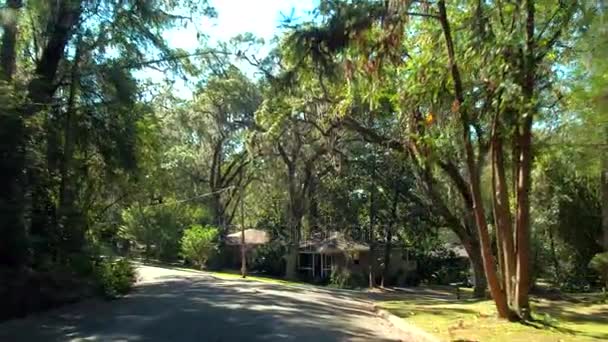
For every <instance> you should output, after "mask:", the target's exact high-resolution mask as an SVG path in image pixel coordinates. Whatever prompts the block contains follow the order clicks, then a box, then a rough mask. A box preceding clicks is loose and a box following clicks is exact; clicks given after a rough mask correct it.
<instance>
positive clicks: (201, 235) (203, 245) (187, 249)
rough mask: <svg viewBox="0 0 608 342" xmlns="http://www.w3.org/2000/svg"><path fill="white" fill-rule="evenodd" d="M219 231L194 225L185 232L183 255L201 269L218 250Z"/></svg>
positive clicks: (182, 243) (182, 241)
mask: <svg viewBox="0 0 608 342" xmlns="http://www.w3.org/2000/svg"><path fill="white" fill-rule="evenodd" d="M217 237H218V229H217V228H215V227H210V226H205V227H204V226H201V225H194V226H191V227H190V228H188V229H186V230H185V231H184V236H183V237H182V239H181V254H182V256H183V257H184V258H185V259H186V260H188V261H190V262H192V263H193V264H194V265H196V266H198V267H200V268H201V269H202V268H204V267H205V265H206V263H207V260H209V257H210V256H211V254H212V253H213V252H214V251H215V249H216V248H217Z"/></svg>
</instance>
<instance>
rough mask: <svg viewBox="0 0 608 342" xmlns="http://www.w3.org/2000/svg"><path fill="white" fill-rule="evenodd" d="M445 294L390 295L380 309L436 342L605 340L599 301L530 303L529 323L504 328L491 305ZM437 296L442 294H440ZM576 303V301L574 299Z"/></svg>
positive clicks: (607, 333) (605, 307)
mask: <svg viewBox="0 0 608 342" xmlns="http://www.w3.org/2000/svg"><path fill="white" fill-rule="evenodd" d="M450 291H451V290H447V289H441V290H439V291H434V292H432V293H429V292H428V291H424V290H423V291H421V293H420V294H418V293H413V294H407V295H400V296H399V297H400V298H396V297H395V295H393V296H392V298H390V300H385V301H381V302H380V303H379V304H380V306H381V307H383V308H385V309H387V310H388V311H390V312H392V313H393V314H395V315H397V316H399V317H402V318H404V319H405V320H406V321H408V322H409V323H411V324H414V325H416V326H418V327H420V328H421V329H424V330H426V331H427V332H429V333H431V334H433V335H435V336H437V337H439V338H440V339H441V340H442V341H484V342H486V341H487V342H494V341H496V342H498V341H514V342H517V341H521V342H550V341H551V342H557V341H563V342H569V341H572V342H574V341H575V342H599V341H605V340H608V304H602V303H601V302H599V301H598V298H599V297H595V296H586V298H573V299H574V300H572V301H565V300H559V301H549V300H546V299H538V298H533V299H532V309H533V315H534V318H535V322H532V323H529V324H525V325H524V324H521V323H510V322H506V321H503V320H499V319H497V318H496V308H495V306H494V303H493V302H491V301H487V300H484V301H477V300H473V299H465V300H456V299H455V295H454V294H453V293H450ZM441 292H444V293H443V294H442V293H441ZM579 297H580V296H579Z"/></svg>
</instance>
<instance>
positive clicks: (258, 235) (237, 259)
mask: <svg viewBox="0 0 608 342" xmlns="http://www.w3.org/2000/svg"><path fill="white" fill-rule="evenodd" d="M242 238H243V237H242V232H241V231H240V230H239V231H237V232H235V233H232V234H228V235H227V236H226V240H225V256H226V260H225V261H226V262H227V263H228V266H230V267H235V268H239V267H241V242H242ZM269 241H270V236H269V235H268V232H266V231H264V230H260V229H245V252H246V253H247V257H248V258H249V256H250V255H249V254H251V253H250V252H251V251H252V250H253V249H254V248H256V247H258V246H261V245H264V244H266V243H268V242H269ZM248 261H249V260H248Z"/></svg>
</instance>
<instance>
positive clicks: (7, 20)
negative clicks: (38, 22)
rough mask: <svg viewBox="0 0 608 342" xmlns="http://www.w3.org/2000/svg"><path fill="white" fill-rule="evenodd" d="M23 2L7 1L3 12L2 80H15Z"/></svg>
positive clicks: (0, 60)
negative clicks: (18, 27)
mask: <svg viewBox="0 0 608 342" xmlns="http://www.w3.org/2000/svg"><path fill="white" fill-rule="evenodd" d="M22 5H23V4H22V1H21V0H7V1H6V4H5V8H4V10H3V11H2V13H1V15H2V19H3V20H2V22H3V23H2V31H3V32H2V45H1V47H0V68H1V70H0V72H2V78H3V79H4V80H7V81H11V80H12V79H13V75H14V74H15V65H16V61H17V58H16V52H17V50H16V48H15V47H16V44H17V22H18V21H19V9H20V8H21V6H22Z"/></svg>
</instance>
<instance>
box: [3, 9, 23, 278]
mask: <svg viewBox="0 0 608 342" xmlns="http://www.w3.org/2000/svg"><path fill="white" fill-rule="evenodd" d="M21 5H22V4H21V1H20V0H8V1H6V7H5V9H4V11H3V13H2V17H3V18H4V19H5V20H3V23H2V29H3V34H2V42H1V44H2V45H1V46H0V79H2V80H5V81H8V82H10V81H11V80H12V79H13V76H14V73H15V62H16V42H17V20H18V10H19V8H20V7H21ZM8 105H9V104H6V103H3V104H2V106H3V107H4V108H2V110H4V111H7V112H6V113H3V115H1V116H0V118H1V121H0V217H2V220H3V222H2V223H1V224H0V235H1V236H2V238H1V239H0V265H7V266H14V267H19V266H21V265H22V264H23V263H25V262H26V256H27V234H26V231H25V221H24V217H23V214H24V191H23V190H24V188H25V186H24V181H25V179H24V177H23V174H22V171H23V166H24V164H25V158H24V152H25V151H24V148H23V147H22V146H20V145H16V144H15V142H16V141H19V140H20V139H21V136H22V135H23V134H24V129H25V127H24V126H23V121H22V118H21V116H20V113H19V111H18V110H17V109H16V108H12V107H9V106H8Z"/></svg>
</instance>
